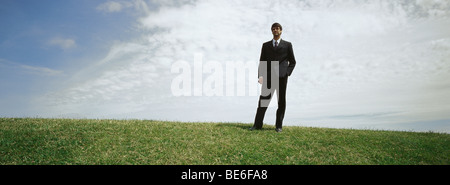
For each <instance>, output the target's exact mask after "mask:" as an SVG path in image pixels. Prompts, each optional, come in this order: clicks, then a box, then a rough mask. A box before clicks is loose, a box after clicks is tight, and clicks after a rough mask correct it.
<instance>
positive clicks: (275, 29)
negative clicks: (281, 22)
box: [272, 27, 282, 36]
mask: <svg viewBox="0 0 450 185" xmlns="http://www.w3.org/2000/svg"><path fill="white" fill-rule="evenodd" d="M281 32H282V31H281V28H280V27H273V28H272V34H273V35H274V36H279V35H281Z"/></svg>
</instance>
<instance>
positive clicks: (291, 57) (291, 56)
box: [287, 43, 297, 76]
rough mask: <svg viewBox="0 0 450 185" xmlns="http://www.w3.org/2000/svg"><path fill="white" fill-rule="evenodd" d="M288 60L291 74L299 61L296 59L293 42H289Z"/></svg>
mask: <svg viewBox="0 0 450 185" xmlns="http://www.w3.org/2000/svg"><path fill="white" fill-rule="evenodd" d="M288 60H289V66H288V69H287V73H288V75H289V76H291V74H292V71H294V68H295V64H296V63H297V62H296V61H295V56H294V50H293V49H292V43H291V44H289V55H288Z"/></svg>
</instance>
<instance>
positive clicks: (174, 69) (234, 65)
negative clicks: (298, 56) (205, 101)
mask: <svg viewBox="0 0 450 185" xmlns="http://www.w3.org/2000/svg"><path fill="white" fill-rule="evenodd" d="M191 64H192V62H191V63H190V62H187V61H184V60H178V61H176V62H174V63H173V64H172V66H171V73H173V74H178V75H177V76H176V77H175V78H173V79H172V83H171V91H172V95H174V96H257V95H259V94H260V93H261V94H260V95H261V96H270V95H271V94H273V89H277V88H278V77H277V75H278V67H279V66H278V65H279V63H278V62H271V63H270V68H271V70H272V71H273V72H272V75H271V77H270V80H271V86H270V87H268V86H267V84H268V83H263V84H262V86H261V90H259V88H258V86H259V85H258V78H257V77H258V76H260V75H261V76H264V78H265V79H264V81H266V80H267V78H268V77H267V67H269V66H268V65H267V62H266V61H259V62H258V61H247V62H242V61H226V62H222V63H221V62H219V61H206V62H204V61H203V54H202V53H195V54H194V62H193V65H191ZM258 68H259V69H258ZM258 71H259V72H260V73H259V74H258ZM204 77H206V78H204ZM268 93H269V94H268Z"/></svg>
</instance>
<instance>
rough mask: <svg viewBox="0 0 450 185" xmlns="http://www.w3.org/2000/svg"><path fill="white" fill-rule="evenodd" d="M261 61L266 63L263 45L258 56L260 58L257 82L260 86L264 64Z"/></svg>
mask: <svg viewBox="0 0 450 185" xmlns="http://www.w3.org/2000/svg"><path fill="white" fill-rule="evenodd" d="M262 61H266V55H265V52H264V44H263V46H262V47H261V55H260V57H259V65H258V82H259V83H260V84H262V83H263V74H264V73H263V69H264V68H263V63H264V62H262Z"/></svg>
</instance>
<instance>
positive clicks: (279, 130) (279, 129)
mask: <svg viewBox="0 0 450 185" xmlns="http://www.w3.org/2000/svg"><path fill="white" fill-rule="evenodd" d="M275 131H277V132H283V130H282V129H281V128H276V129H275Z"/></svg>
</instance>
